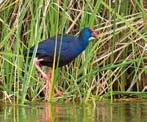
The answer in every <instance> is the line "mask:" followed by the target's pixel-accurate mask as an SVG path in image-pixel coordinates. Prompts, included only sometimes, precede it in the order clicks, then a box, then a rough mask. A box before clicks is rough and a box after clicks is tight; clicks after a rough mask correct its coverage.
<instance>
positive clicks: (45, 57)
mask: <svg viewBox="0 0 147 122" xmlns="http://www.w3.org/2000/svg"><path fill="white" fill-rule="evenodd" d="M90 37H94V38H96V37H97V33H96V31H95V30H94V29H92V28H90V27H84V28H83V29H82V30H81V31H80V33H79V34H78V35H71V34H58V35H57V36H53V37H50V38H48V39H46V40H43V41H40V42H39V43H37V44H36V45H34V46H32V47H31V48H29V50H28V51H26V52H27V53H28V54H27V53H25V55H29V57H31V56H33V53H34V52H35V50H36V55H35V58H34V60H33V65H34V66H35V68H36V70H37V71H38V72H39V73H41V75H42V77H43V78H44V79H45V88H44V90H43V92H44V96H45V99H47V98H48V95H49V89H50V85H51V84H50V83H51V73H52V67H53V62H54V60H55V67H62V66H65V65H67V64H69V63H70V62H72V61H73V60H74V59H75V58H76V57H77V56H79V55H80V54H81V53H82V52H83V51H84V50H85V49H86V48H87V46H88V44H89V38H90ZM54 58H55V59H54ZM41 66H47V67H49V69H48V72H47V73H45V72H44V71H43V70H42V69H41ZM55 92H56V93H55V96H61V95H62V92H61V91H60V90H58V89H56V90H55Z"/></svg>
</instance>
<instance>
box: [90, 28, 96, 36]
mask: <svg viewBox="0 0 147 122" xmlns="http://www.w3.org/2000/svg"><path fill="white" fill-rule="evenodd" d="M90 31H91V34H92V37H95V38H96V37H97V33H96V31H95V30H94V29H92V28H90Z"/></svg>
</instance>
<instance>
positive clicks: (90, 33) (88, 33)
mask: <svg viewBox="0 0 147 122" xmlns="http://www.w3.org/2000/svg"><path fill="white" fill-rule="evenodd" d="M96 36H97V33H96V31H94V30H93V29H92V28H89V27H85V28H84V29H82V30H81V32H80V35H79V37H80V39H81V40H82V41H83V42H84V44H85V46H86V45H88V41H89V38H90V37H94V38H96Z"/></svg>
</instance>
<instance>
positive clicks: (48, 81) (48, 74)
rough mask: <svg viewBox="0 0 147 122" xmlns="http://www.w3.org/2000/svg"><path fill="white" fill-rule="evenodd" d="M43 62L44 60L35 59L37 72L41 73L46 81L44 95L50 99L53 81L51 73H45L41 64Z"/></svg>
mask: <svg viewBox="0 0 147 122" xmlns="http://www.w3.org/2000/svg"><path fill="white" fill-rule="evenodd" d="M41 61H43V59H38V58H35V59H34V66H35V67H36V69H37V71H38V72H39V73H41V75H42V76H43V78H44V79H45V88H44V90H43V92H44V95H45V99H47V98H48V93H49V87H50V79H51V75H50V74H51V73H49V72H48V73H47V74H46V73H44V72H43V71H42V69H41V67H40V62H41Z"/></svg>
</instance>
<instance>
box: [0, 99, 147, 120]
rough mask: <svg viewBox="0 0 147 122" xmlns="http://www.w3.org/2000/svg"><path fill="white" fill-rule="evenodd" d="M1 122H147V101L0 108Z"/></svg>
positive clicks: (45, 104)
mask: <svg viewBox="0 0 147 122" xmlns="http://www.w3.org/2000/svg"><path fill="white" fill-rule="evenodd" d="M0 122H147V101H134V102H130V101H128V102H114V103H112V104H111V103H110V102H100V103H97V104H87V105H77V104H62V105H60V104H47V103H42V104H41V103H40V104H33V105H25V106H16V105H2V104H1V105H0Z"/></svg>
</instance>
